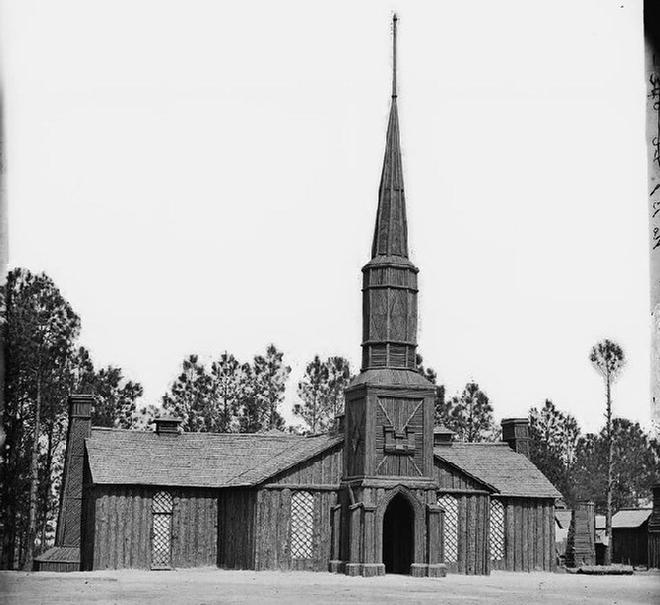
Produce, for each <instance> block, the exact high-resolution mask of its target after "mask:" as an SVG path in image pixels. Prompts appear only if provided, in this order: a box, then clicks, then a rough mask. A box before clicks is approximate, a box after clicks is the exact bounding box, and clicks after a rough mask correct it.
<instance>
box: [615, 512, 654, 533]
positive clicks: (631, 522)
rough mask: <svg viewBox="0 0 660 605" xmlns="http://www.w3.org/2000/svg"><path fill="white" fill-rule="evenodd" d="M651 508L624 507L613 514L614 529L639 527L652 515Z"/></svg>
mask: <svg viewBox="0 0 660 605" xmlns="http://www.w3.org/2000/svg"><path fill="white" fill-rule="evenodd" d="M652 512H653V509H651V508H634V509H632V508H629V509H625V508H624V509H623V510H620V511H619V512H617V513H615V514H614V515H612V529H633V528H635V527H639V526H640V525H642V524H643V523H645V522H646V520H647V519H648V518H649V517H650V516H651V513H652Z"/></svg>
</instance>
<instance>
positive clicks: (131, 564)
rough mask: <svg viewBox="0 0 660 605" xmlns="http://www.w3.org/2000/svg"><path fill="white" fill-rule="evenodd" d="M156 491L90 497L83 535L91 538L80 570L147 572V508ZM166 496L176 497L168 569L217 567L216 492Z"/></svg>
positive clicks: (103, 491)
mask: <svg viewBox="0 0 660 605" xmlns="http://www.w3.org/2000/svg"><path fill="white" fill-rule="evenodd" d="M156 491H158V488H155V487H142V486H108V487H105V486H96V487H95V488H94V489H93V490H91V491H90V493H89V497H88V505H87V506H86V509H85V510H86V516H87V518H86V519H85V522H84V523H83V527H84V528H86V529H85V531H86V532H88V534H87V535H89V533H90V532H91V533H92V534H93V540H92V541H91V543H90V544H89V545H88V547H87V548H84V549H83V565H84V569H122V568H140V569H149V568H150V567H151V548H152V510H151V504H152V497H153V495H154V494H155V493H156ZM168 491H170V492H171V493H172V494H173V496H174V501H173V509H172V566H173V567H197V566H205V565H215V564H216V562H217V548H216V547H217V533H218V532H217V519H218V513H217V492H215V491H213V490H204V489H195V488H186V489H170V490H168ZM92 543H93V546H92V545H91V544H92ZM90 554H91V560H90Z"/></svg>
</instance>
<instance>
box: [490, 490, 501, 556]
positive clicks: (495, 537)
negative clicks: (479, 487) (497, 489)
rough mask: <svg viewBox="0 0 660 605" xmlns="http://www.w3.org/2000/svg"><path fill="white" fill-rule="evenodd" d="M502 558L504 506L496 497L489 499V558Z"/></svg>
mask: <svg viewBox="0 0 660 605" xmlns="http://www.w3.org/2000/svg"><path fill="white" fill-rule="evenodd" d="M502 559H504V506H503V505H502V501H501V500H498V499H497V498H491V499H490V560H491V561H501V560H502Z"/></svg>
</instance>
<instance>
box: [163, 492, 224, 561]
mask: <svg viewBox="0 0 660 605" xmlns="http://www.w3.org/2000/svg"><path fill="white" fill-rule="evenodd" d="M217 546H218V496H217V491H215V490H208V489H185V490H179V491H175V492H174V508H173V511H172V565H173V566H174V567H204V566H208V565H216V564H217V558H218V555H217Z"/></svg>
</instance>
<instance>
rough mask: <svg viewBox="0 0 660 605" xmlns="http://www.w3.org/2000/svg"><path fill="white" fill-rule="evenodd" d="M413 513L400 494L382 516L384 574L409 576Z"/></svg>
mask: <svg viewBox="0 0 660 605" xmlns="http://www.w3.org/2000/svg"><path fill="white" fill-rule="evenodd" d="M414 536H415V513H414V512H413V509H412V506H411V505H410V502H408V500H407V499H406V498H404V497H403V496H402V495H401V494H397V495H396V496H394V498H392V500H391V502H390V503H389V504H388V506H387V509H386V510H385V515H384V516H383V563H384V564H385V573H400V574H409V573H410V565H411V564H412V562H413V552H414V539H415V538H414Z"/></svg>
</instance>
